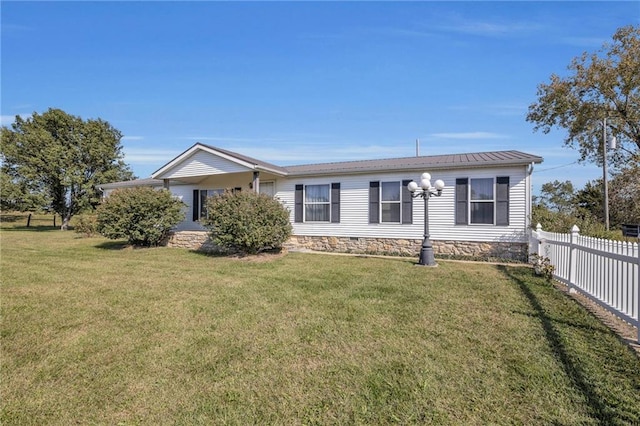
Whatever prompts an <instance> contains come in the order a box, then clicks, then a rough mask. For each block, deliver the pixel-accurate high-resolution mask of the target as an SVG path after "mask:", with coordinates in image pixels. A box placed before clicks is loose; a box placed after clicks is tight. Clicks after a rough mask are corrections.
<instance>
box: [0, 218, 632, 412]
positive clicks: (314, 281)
mask: <svg viewBox="0 0 640 426" xmlns="http://www.w3.org/2000/svg"><path fill="white" fill-rule="evenodd" d="M0 244H1V260H0V261H1V264H0V266H1V271H0V272H1V277H2V327H1V333H2V334H1V336H2V348H1V350H2V365H1V368H2V370H1V371H2V380H1V382H0V390H1V391H2V401H3V404H2V411H1V415H0V422H1V423H2V424H7V425H9V424H71V423H80V424H95V423H99V424H154V423H157V424H191V423H202V424H212V423H215V424H243V425H244V424H372V423H375V424H397V423H401V424H424V423H435V424H451V425H458V424H587V425H588V424H613V425H615V424H638V423H640V361H639V360H638V358H637V357H636V356H635V355H634V354H633V353H632V352H631V351H630V350H629V349H628V348H627V347H626V346H624V345H623V344H622V343H620V341H619V340H618V339H617V338H616V336H615V335H613V334H612V333H611V332H610V331H609V330H608V329H607V328H606V327H604V326H603V325H602V324H601V323H600V322H598V321H597V320H596V319H595V318H594V317H593V316H592V315H590V314H589V313H587V312H586V311H585V310H584V309H582V308H581V307H580V306H579V305H578V304H576V303H575V302H574V301H573V300H571V299H569V298H567V297H565V296H564V295H562V294H560V293H559V292H557V291H556V290H555V289H554V288H553V287H552V285H551V284H548V283H546V282H545V281H544V280H542V279H539V278H537V277H535V276H533V274H532V273H531V270H530V269H528V268H523V267H516V266H513V267H511V266H496V265H487V264H458V263H453V262H441V263H440V266H439V267H438V268H433V269H432V268H419V267H415V266H413V259H407V260H403V259H378V258H361V257H360V258H359V257H343V256H324V255H308V254H300V253H291V254H288V255H287V256H283V257H279V258H277V259H274V260H273V261H269V262H243V261H238V260H233V259H227V258H223V257H209V256H202V255H199V254H196V253H192V252H189V251H187V250H180V249H168V248H155V249H136V250H133V249H128V248H125V247H124V246H122V245H118V244H112V243H109V242H107V241H106V240H104V239H102V238H80V237H79V236H78V235H77V234H75V233H72V232H61V231H57V230H49V231H43V232H29V231H23V230H13V231H11V230H9V229H2V230H1V231H0Z"/></svg>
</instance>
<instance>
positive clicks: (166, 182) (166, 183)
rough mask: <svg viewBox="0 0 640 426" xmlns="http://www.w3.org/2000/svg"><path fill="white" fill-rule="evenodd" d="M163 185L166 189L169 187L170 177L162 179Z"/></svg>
mask: <svg viewBox="0 0 640 426" xmlns="http://www.w3.org/2000/svg"><path fill="white" fill-rule="evenodd" d="M162 186H163V187H164V189H169V179H162Z"/></svg>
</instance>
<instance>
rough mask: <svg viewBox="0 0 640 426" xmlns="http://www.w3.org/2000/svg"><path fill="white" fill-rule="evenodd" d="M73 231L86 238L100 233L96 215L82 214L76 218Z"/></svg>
mask: <svg viewBox="0 0 640 426" xmlns="http://www.w3.org/2000/svg"><path fill="white" fill-rule="evenodd" d="M73 230H74V231H75V232H76V233H77V234H82V235H84V236H85V237H93V236H94V235H95V234H97V233H98V218H97V217H96V215H95V214H80V215H77V216H76V217H75V218H74V224H73Z"/></svg>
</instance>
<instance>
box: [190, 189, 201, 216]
mask: <svg viewBox="0 0 640 426" xmlns="http://www.w3.org/2000/svg"><path fill="white" fill-rule="evenodd" d="M192 204H193V205H192V207H193V221H194V222H196V221H197V220H198V219H200V190H199V189H194V190H193V203H192Z"/></svg>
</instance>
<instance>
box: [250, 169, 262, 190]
mask: <svg viewBox="0 0 640 426" xmlns="http://www.w3.org/2000/svg"><path fill="white" fill-rule="evenodd" d="M252 184H253V191H254V192H260V172H253V182H252Z"/></svg>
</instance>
